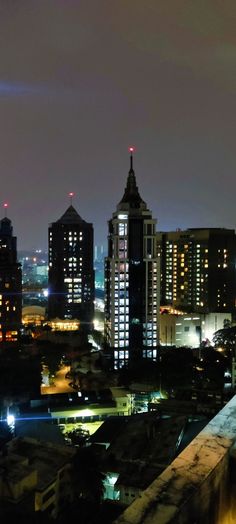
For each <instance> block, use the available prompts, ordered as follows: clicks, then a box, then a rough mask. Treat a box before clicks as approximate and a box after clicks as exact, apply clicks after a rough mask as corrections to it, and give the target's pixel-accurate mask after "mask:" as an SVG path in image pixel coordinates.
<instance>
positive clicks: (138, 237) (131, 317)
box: [105, 150, 159, 369]
mask: <svg viewBox="0 0 236 524" xmlns="http://www.w3.org/2000/svg"><path fill="white" fill-rule="evenodd" d="M130 152H131V156H130V170H129V174H128V179H127V186H126V189H125V192H124V196H123V198H122V199H121V201H120V203H119V204H118V205H117V210H116V211H115V213H113V217H112V219H111V220H110V221H109V235H108V256H107V257H106V259H105V343H106V348H107V349H108V354H109V353H110V354H112V356H113V358H114V368H115V369H118V368H122V367H123V366H126V365H127V364H128V362H129V360H130V359H135V358H137V357H139V358H140V357H144V358H145V357H150V358H154V359H155V358H156V351H157V350H156V348H157V343H158V315H159V289H158V273H159V271H158V258H157V254H156V251H157V250H156V220H154V219H153V218H152V213H151V211H149V209H148V208H147V205H146V203H145V202H144V201H143V200H142V198H141V197H140V194H139V191H138V187H137V184H136V178H135V173H134V170H133V157H132V150H131V151H130Z"/></svg>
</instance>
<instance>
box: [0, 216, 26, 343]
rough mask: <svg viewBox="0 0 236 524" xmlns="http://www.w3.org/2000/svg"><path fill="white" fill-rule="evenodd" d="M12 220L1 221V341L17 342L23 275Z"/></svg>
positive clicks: (4, 219)
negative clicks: (18, 260)
mask: <svg viewBox="0 0 236 524" xmlns="http://www.w3.org/2000/svg"><path fill="white" fill-rule="evenodd" d="M16 246H17V241H16V237H15V236H13V228H12V225H11V220H9V218H7V217H5V218H3V219H2V220H1V222H0V313H1V318H0V342H1V343H5V342H6V343H7V342H16V341H17V339H18V334H19V330H20V326H21V311H22V282H21V281H22V276H21V265H20V264H19V263H18V262H17V247H16Z"/></svg>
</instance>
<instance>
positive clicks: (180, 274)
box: [157, 228, 236, 313]
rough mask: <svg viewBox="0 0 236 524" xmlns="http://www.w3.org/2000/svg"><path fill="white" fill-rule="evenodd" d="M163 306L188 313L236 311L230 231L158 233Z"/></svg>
mask: <svg viewBox="0 0 236 524" xmlns="http://www.w3.org/2000/svg"><path fill="white" fill-rule="evenodd" d="M157 239H158V247H159V250H160V254H161V304H162V305H171V306H173V307H176V308H179V309H182V310H184V311H186V312H188V311H189V312H202V313H209V312H214V313H215V312H222V313H224V312H233V311H234V309H235V256H236V236H235V231H234V230H231V229H220V228H211V229H188V230H186V231H181V230H177V231H174V232H167V233H158V234H157Z"/></svg>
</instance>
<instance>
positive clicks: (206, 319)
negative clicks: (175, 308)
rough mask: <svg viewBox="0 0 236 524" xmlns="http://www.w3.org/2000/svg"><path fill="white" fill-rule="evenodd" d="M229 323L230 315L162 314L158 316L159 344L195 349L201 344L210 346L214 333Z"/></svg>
mask: <svg viewBox="0 0 236 524" xmlns="http://www.w3.org/2000/svg"><path fill="white" fill-rule="evenodd" d="M231 321H232V315H231V313H206V314H205V313H186V314H184V313H180V314H168V313H166V314H165V313H163V314H161V315H160V343H161V345H163V346H178V347H180V346H187V347H195V348H197V347H199V346H200V344H201V343H202V342H205V343H206V344H209V345H210V344H213V335H214V333H215V332H216V331H218V330H219V329H223V328H224V327H225V325H227V323H231Z"/></svg>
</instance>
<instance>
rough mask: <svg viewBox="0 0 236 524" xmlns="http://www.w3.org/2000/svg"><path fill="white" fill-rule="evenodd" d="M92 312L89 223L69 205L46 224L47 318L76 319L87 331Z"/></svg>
mask: <svg viewBox="0 0 236 524" xmlns="http://www.w3.org/2000/svg"><path fill="white" fill-rule="evenodd" d="M93 316H94V269H93V225H92V224H90V223H88V222H85V220H83V219H82V218H81V217H80V216H79V214H78V213H77V211H76V210H75V209H74V207H73V206H72V205H70V206H69V208H68V209H67V210H66V212H65V213H64V215H63V216H62V217H61V218H60V219H59V220H57V222H54V223H52V224H51V225H50V227H49V297H48V317H49V319H50V320H51V319H55V318H59V319H78V320H79V321H80V326H81V328H82V329H84V330H85V331H89V330H90V329H91V327H92V324H93Z"/></svg>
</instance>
